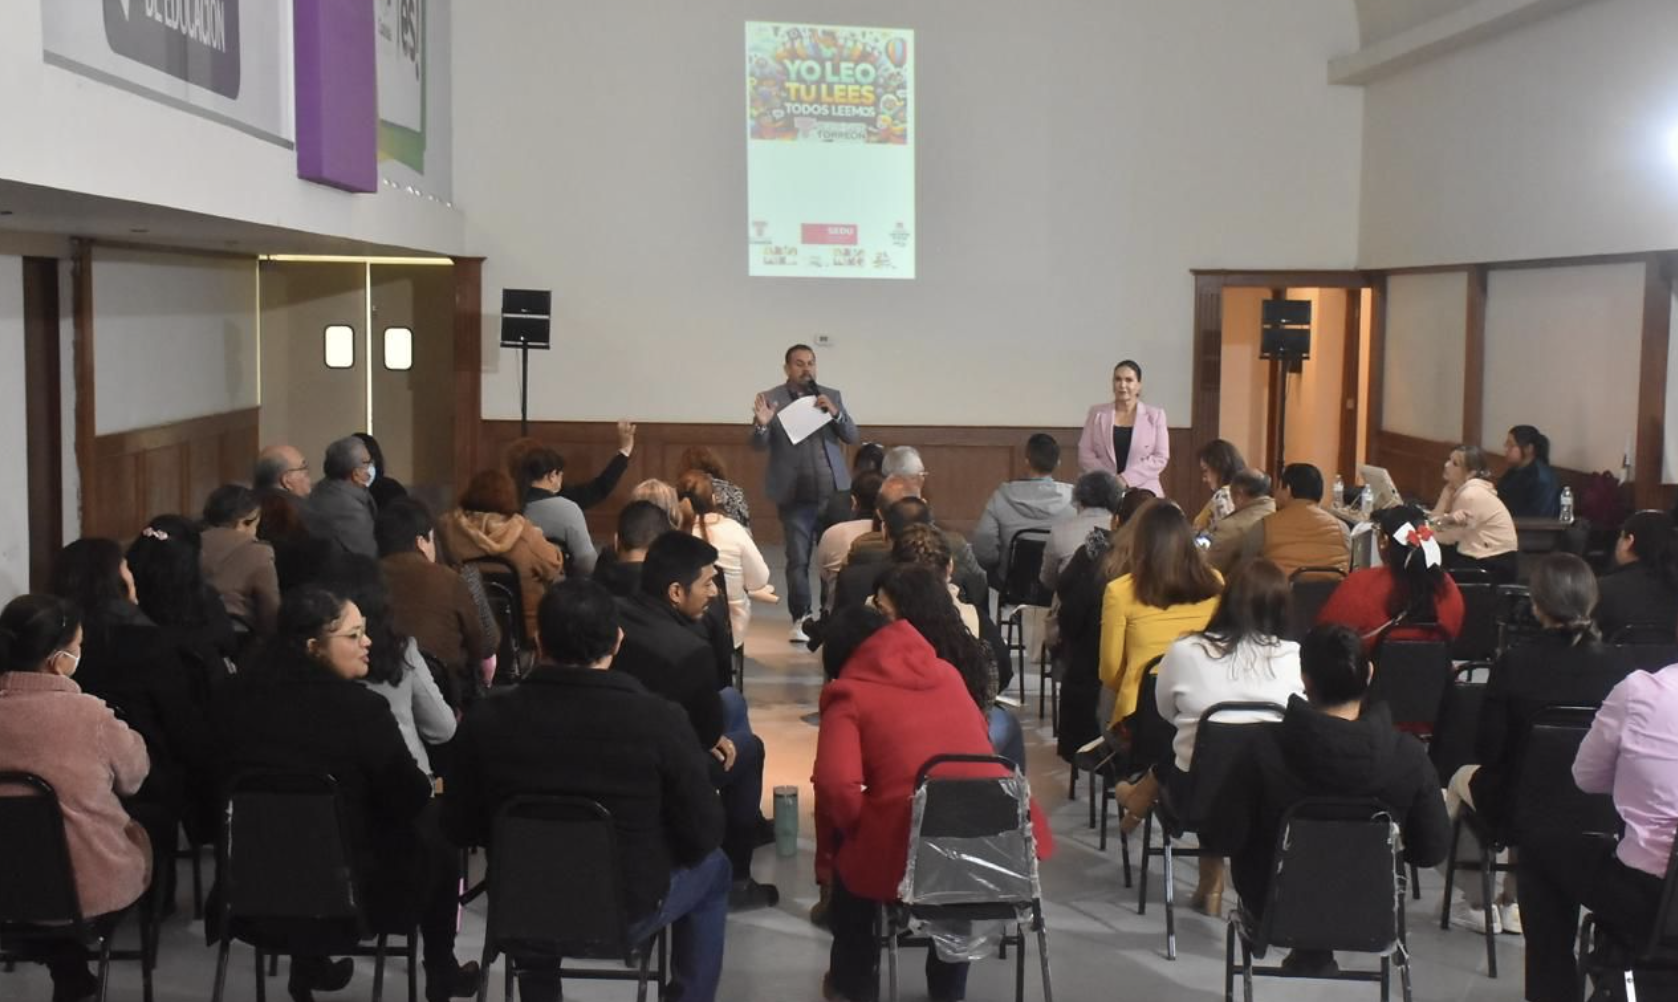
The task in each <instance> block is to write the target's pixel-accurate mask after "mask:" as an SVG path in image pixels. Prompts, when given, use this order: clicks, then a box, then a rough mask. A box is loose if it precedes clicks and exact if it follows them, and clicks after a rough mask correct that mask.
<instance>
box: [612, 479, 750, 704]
mask: <svg viewBox="0 0 1678 1002" xmlns="http://www.w3.org/2000/svg"><path fill="white" fill-rule="evenodd" d="M674 531H675V530H674V529H672V528H670V517H669V515H667V514H666V513H665V511H664V509H663V508H660V507H659V506H658V505H655V504H653V503H652V502H651V501H631V502H630V503H628V504H626V505H624V506H623V509H622V510H621V511H619V512H618V531H617V535H616V536H614V537H613V543H612V549H610V550H608V551H606V553H604V554H602V555H601V557H600V560H599V562H598V563H596V564H595V565H594V580H596V581H598V582H599V583H600V584H601V585H603V586H604V587H605V589H606V590H607V591H609V592H611V593H612V594H613V595H616V596H617V597H618V598H632V597H634V596H635V595H638V594H640V591H641V563H642V561H644V560H646V559H647V548H648V547H650V546H652V545H653V540H655V539H657V538H658V537H660V536H662V535H664V534H665V533H667V532H674ZM715 580H716V583H717V589H718V592H717V597H716V598H713V599H712V600H711V601H710V603H709V604H708V605H706V606H705V612H704V614H703V615H702V616H700V617H699V619H698V620H697V621H692V622H689V623H688V624H687V625H688V627H689V628H690V629H691V630H692V631H693V633H694V635H695V636H697V637H699V639H700V640H702V641H704V642H705V644H706V646H707V647H709V648H710V651H711V663H712V665H713V668H714V671H715V674H716V679H717V688H719V689H721V688H724V687H725V686H730V685H733V684H734V630H733V628H732V627H731V626H730V624H729V621H728V595H727V594H725V593H724V591H723V589H724V587H725V583H724V581H723V579H722V577H721V575H718V576H717V577H716V578H715Z"/></svg>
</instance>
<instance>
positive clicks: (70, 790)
mask: <svg viewBox="0 0 1678 1002" xmlns="http://www.w3.org/2000/svg"><path fill="white" fill-rule="evenodd" d="M150 769H151V760H150V759H149V758H147V756H146V744H145V742H144V741H143V740H141V738H140V735H139V734H137V733H135V732H134V731H133V730H131V729H130V728H129V726H128V725H127V724H125V723H123V722H122V721H120V720H118V719H117V716H116V714H115V713H113V712H111V708H110V707H108V706H106V705H105V702H104V700H102V699H99V698H97V697H94V696H89V695H87V694H86V693H84V692H82V690H81V687H80V686H78V685H77V684H76V683H75V682H73V681H71V680H70V679H68V678H65V677H63V676H61V675H49V674H47V673H45V672H6V673H5V674H0V770H15V771H19V772H32V773H34V774H35V775H37V776H40V777H41V778H42V779H44V780H46V781H47V782H48V783H50V784H52V788H53V790H55V791H56V792H57V794H58V803H59V806H60V808H61V809H62V810H63V812H64V835H65V838H66V840H67V841H68V842H69V844H70V863H71V865H72V866H74V867H75V870H76V892H77V895H78V897H80V899H81V905H82V914H83V915H84V916H88V917H92V916H94V915H103V914H105V913H106V912H114V911H116V910H117V909H119V908H124V907H126V906H128V905H129V904H132V903H133V902H134V901H135V899H137V898H139V896H140V894H141V893H142V892H144V891H145V889H146V888H147V886H149V885H150V884H151V843H150V842H149V841H148V840H147V838H146V833H145V830H144V829H142V828H141V827H140V824H139V822H137V821H135V820H134V819H133V818H130V817H129V816H128V812H127V811H125V810H123V809H122V804H121V803H120V802H118V800H117V797H118V796H128V795H130V794H132V793H134V792H135V791H136V790H138V789H139V788H140V783H141V782H142V781H143V780H144V779H145V778H146V773H147V772H148V771H150ZM12 793H13V791H12V790H11V789H7V790H5V791H3V792H0V795H12Z"/></svg>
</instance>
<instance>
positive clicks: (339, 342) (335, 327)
mask: <svg viewBox="0 0 1678 1002" xmlns="http://www.w3.org/2000/svg"><path fill="white" fill-rule="evenodd" d="M325 344H326V367H327V368H328V369H350V368H354V367H355V328H354V327H351V326H350V325H349V324H328V325H327V326H326V333H325Z"/></svg>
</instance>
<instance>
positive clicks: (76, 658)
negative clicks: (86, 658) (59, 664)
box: [53, 651, 82, 678]
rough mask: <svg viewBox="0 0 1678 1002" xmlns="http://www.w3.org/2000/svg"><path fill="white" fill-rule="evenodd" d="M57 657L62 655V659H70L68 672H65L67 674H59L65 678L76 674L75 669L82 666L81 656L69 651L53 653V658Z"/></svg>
mask: <svg viewBox="0 0 1678 1002" xmlns="http://www.w3.org/2000/svg"><path fill="white" fill-rule="evenodd" d="M59 655H63V656H64V657H67V658H69V659H70V670H69V671H67V672H61V673H60V674H62V675H63V676H64V677H65V678H69V677H70V676H71V675H74V674H75V673H76V669H77V668H80V667H81V666H82V656H81V655H80V654H72V653H70V652H69V651H54V652H53V657H58V656H59Z"/></svg>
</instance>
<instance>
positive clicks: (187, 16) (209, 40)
mask: <svg viewBox="0 0 1678 1002" xmlns="http://www.w3.org/2000/svg"><path fill="white" fill-rule="evenodd" d="M239 2H240V0H105V38H106V40H107V41H108V42H109V43H110V46H111V50H112V51H113V52H116V53H117V54H119V55H122V56H126V57H127V58H129V59H132V60H134V61H135V62H138V63H143V64H145V65H146V66H150V67H151V68H153V69H155V70H158V71H160V72H163V73H167V74H169V75H170V76H172V77H176V78H178V79H181V80H185V81H186V82H187V83H190V84H192V85H193V86H195V87H202V88H204V89H205V90H209V91H214V92H215V93H217V94H220V95H222V96H223V97H226V98H230V99H237V98H238V96H239V82H240V81H239V76H240V73H239Z"/></svg>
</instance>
